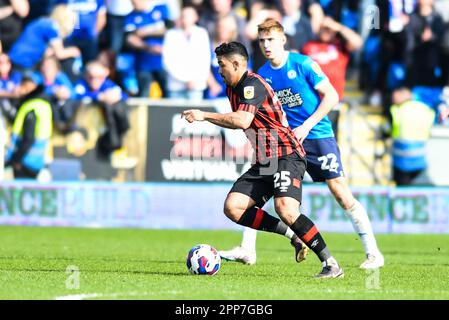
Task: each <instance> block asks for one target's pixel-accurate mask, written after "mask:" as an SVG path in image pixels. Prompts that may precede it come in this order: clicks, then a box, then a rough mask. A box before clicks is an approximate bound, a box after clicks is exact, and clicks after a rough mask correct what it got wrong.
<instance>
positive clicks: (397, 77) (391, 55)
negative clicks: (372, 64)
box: [368, 0, 416, 117]
mask: <svg viewBox="0 0 449 320" xmlns="http://www.w3.org/2000/svg"><path fill="white" fill-rule="evenodd" d="M376 4H377V6H378V7H379V10H380V30H373V31H375V32H379V33H380V48H379V51H378V55H377V56H376V57H375V59H379V60H380V64H379V70H378V71H377V75H378V76H377V79H376V81H375V84H374V86H373V87H372V88H369V91H371V92H368V93H369V94H370V95H371V97H370V103H371V104H377V105H382V108H383V113H384V115H385V116H387V117H389V116H390V112H388V109H389V106H390V105H391V96H392V95H391V92H392V90H394V89H395V88H397V87H399V86H401V85H403V84H404V78H405V69H404V64H405V58H406V44H407V35H406V32H405V28H406V26H407V24H408V23H409V21H410V14H412V13H413V11H414V10H415V7H416V0H389V1H384V0H377V1H376ZM368 63H369V61H368Z"/></svg>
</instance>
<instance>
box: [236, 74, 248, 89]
mask: <svg viewBox="0 0 449 320" xmlns="http://www.w3.org/2000/svg"><path fill="white" fill-rule="evenodd" d="M247 76H248V70H246V71H245V73H244V74H243V76H242V77H241V78H240V80H239V82H238V83H237V84H236V85H235V87H234V90H235V89H237V88H239V87H240V85H241V84H242V82H243V80H245V79H246V77H247Z"/></svg>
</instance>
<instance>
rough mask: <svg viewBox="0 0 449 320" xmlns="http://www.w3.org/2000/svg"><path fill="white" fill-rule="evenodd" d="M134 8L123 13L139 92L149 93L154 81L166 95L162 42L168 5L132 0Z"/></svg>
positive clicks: (167, 24) (166, 21)
mask: <svg viewBox="0 0 449 320" xmlns="http://www.w3.org/2000/svg"><path fill="white" fill-rule="evenodd" d="M133 4H134V8H135V10H134V11H133V12H132V13H131V14H129V15H128V16H127V17H126V20H125V31H126V32H127V37H126V39H127V43H128V44H129V45H130V46H131V47H132V48H133V49H134V50H135V69H136V70H137V80H138V84H139V96H141V97H148V96H149V90H150V84H151V83H152V82H153V81H157V83H158V84H159V86H160V88H161V91H162V94H163V96H164V97H165V96H166V81H167V79H166V77H167V76H166V73H165V71H164V69H163V67H162V45H163V41H164V35H165V33H166V31H167V27H170V26H171V23H170V21H169V12H168V7H167V5H166V4H165V3H163V2H162V3H161V2H158V1H155V0H133Z"/></svg>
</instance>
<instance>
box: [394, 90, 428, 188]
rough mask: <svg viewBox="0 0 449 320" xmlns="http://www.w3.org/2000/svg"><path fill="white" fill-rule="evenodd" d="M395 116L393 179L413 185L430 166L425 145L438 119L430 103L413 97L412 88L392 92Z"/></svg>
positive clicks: (399, 183)
mask: <svg viewBox="0 0 449 320" xmlns="http://www.w3.org/2000/svg"><path fill="white" fill-rule="evenodd" d="M393 103H394V105H393V106H392V107H391V109H390V112H391V116H392V138H393V151H392V153H393V180H394V181H395V182H396V185H398V186H404V185H410V184H412V182H413V180H414V179H415V178H416V177H417V176H418V175H419V174H421V173H422V172H423V171H424V170H425V169H426V167H427V163H426V152H425V146H426V141H427V140H428V138H429V136H430V130H431V128H432V125H433V123H434V120H435V112H434V111H433V110H432V109H431V108H429V107H428V106H427V105H425V104H423V103H421V102H419V101H413V100H412V94H411V91H410V90H409V89H407V88H399V89H397V90H395V91H394V92H393Z"/></svg>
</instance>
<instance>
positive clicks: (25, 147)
mask: <svg viewBox="0 0 449 320" xmlns="http://www.w3.org/2000/svg"><path fill="white" fill-rule="evenodd" d="M25 81H29V80H28V79H26V80H25ZM51 135H52V109H51V105H50V103H49V101H48V100H46V98H45V93H44V88H43V86H38V87H36V89H34V90H33V91H32V92H31V93H30V94H29V95H28V96H27V97H26V98H25V102H24V103H23V104H22V105H21V106H20V108H19V110H18V112H17V115H16V117H15V120H14V124H13V127H12V136H11V142H10V146H9V149H8V151H7V154H6V162H5V165H6V166H12V168H13V170H14V177H15V178H33V179H35V178H36V177H37V176H38V174H39V172H40V171H41V170H42V169H43V168H44V167H45V155H46V149H47V146H48V142H49V140H50V137H51Z"/></svg>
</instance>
